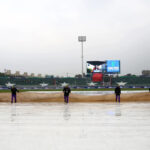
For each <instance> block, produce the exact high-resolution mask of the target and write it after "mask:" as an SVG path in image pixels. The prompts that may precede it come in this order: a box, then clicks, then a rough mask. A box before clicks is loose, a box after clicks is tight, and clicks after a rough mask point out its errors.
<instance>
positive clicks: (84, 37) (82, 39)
mask: <svg viewBox="0 0 150 150" xmlns="http://www.w3.org/2000/svg"><path fill="white" fill-rule="evenodd" d="M78 41H79V42H81V62H82V63H81V65H82V77H83V70H84V68H83V58H84V57H83V42H85V41H86V36H78Z"/></svg>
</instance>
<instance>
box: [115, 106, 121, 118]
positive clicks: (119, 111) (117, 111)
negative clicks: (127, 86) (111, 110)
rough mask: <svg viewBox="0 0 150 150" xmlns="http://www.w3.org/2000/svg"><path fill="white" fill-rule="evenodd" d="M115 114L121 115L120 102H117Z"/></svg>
mask: <svg viewBox="0 0 150 150" xmlns="http://www.w3.org/2000/svg"><path fill="white" fill-rule="evenodd" d="M115 116H121V108H120V103H117V104H116V107H115Z"/></svg>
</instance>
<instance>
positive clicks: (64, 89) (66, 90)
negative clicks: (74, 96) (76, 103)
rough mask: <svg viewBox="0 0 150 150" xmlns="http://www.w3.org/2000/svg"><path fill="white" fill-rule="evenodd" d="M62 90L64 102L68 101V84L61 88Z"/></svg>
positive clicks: (69, 90)
mask: <svg viewBox="0 0 150 150" xmlns="http://www.w3.org/2000/svg"><path fill="white" fill-rule="evenodd" d="M63 92H64V102H66V103H68V102H69V94H70V92H71V89H70V88H69V86H68V85H66V86H65V87H64V88H63Z"/></svg>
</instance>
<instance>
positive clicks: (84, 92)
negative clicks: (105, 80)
mask: <svg viewBox="0 0 150 150" xmlns="http://www.w3.org/2000/svg"><path fill="white" fill-rule="evenodd" d="M30 92H32V93H51V94H52V93H61V91H30ZM139 92H140V93H141V92H147V91H146V90H142V91H121V93H139ZM71 93H74V94H80V95H106V94H114V91H72V92H71Z"/></svg>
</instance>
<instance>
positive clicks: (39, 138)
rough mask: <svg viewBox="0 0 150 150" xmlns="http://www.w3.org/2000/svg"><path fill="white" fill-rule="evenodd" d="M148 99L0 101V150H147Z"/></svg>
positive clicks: (149, 120)
mask: <svg viewBox="0 0 150 150" xmlns="http://www.w3.org/2000/svg"><path fill="white" fill-rule="evenodd" d="M149 139H150V103H123V104H120V105H119V104H115V103H69V104H64V103H23V104H22V103H18V104H8V103H1V104H0V146H1V149H2V150H20V149H21V150H27V149H28V150H30V149H31V150H33V149H36V150H49V149H51V150H92V149H94V150H100V149H102V150H120V149H121V150H141V149H142V150H149V149H150V142H149Z"/></svg>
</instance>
